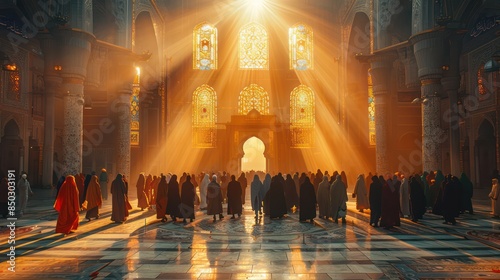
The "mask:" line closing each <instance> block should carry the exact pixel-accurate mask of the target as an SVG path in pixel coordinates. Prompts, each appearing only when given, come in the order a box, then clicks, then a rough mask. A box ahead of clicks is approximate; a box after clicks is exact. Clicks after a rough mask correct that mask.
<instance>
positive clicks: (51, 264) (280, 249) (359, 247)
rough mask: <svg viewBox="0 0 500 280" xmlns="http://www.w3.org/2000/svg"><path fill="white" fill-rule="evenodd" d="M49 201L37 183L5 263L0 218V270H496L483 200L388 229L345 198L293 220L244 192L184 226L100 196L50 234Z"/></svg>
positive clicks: (332, 275) (274, 275)
mask: <svg viewBox="0 0 500 280" xmlns="http://www.w3.org/2000/svg"><path fill="white" fill-rule="evenodd" d="M53 200H54V199H53V197H52V196H51V193H50V190H46V191H42V190H39V191H37V196H36V197H35V198H34V199H32V200H31V201H30V202H29V205H28V211H27V214H26V215H25V216H24V217H22V218H20V219H19V220H17V221H16V228H17V230H16V237H15V242H16V243H15V246H16V247H15V254H16V259H15V272H11V271H9V270H8V267H9V264H8V262H7V258H8V256H7V253H9V251H10V250H9V249H10V248H9V247H8V245H7V241H8V236H9V230H8V228H7V227H6V226H7V224H8V221H6V220H0V233H1V235H0V244H2V246H1V247H0V250H1V251H0V253H1V258H2V264H1V266H0V279H37V278H39V279H500V246H499V245H498V244H500V243H498V242H497V241H498V234H499V232H500V220H495V219H492V218H490V215H489V208H488V207H489V205H487V201H485V202H484V203H482V202H479V203H476V204H477V205H475V206H476V210H475V214H474V215H470V214H464V215H462V216H461V217H460V218H459V219H458V224H457V225H455V226H452V225H444V224H442V220H441V218H440V217H437V216H434V215H432V214H426V216H425V217H424V219H423V220H422V221H421V222H419V223H413V222H411V221H410V220H408V219H403V220H402V225H401V227H397V228H394V229H391V230H385V229H383V228H373V227H370V226H369V225H368V223H367V221H368V217H369V214H368V213H360V212H358V211H356V210H355V204H354V201H350V202H349V203H348V204H349V205H348V208H349V211H348V217H347V224H345V225H342V224H341V223H339V224H335V223H333V222H331V221H325V220H322V219H315V223H314V224H311V223H300V222H299V220H298V213H294V214H290V215H289V216H288V217H287V218H285V219H281V220H270V219H268V218H264V219H262V220H259V221H255V219H254V218H253V215H252V213H251V211H250V209H249V203H248V201H247V203H246V207H245V211H244V215H242V217H241V218H240V219H235V220H232V219H230V218H229V217H228V216H226V217H225V218H224V219H223V220H222V221H217V222H215V223H214V222H213V221H212V218H211V217H209V216H206V215H204V213H202V212H200V211H199V212H197V213H196V219H195V221H194V222H193V223H188V224H187V225H185V224H183V223H180V222H179V223H173V222H171V221H169V222H167V223H161V222H160V221H159V220H157V219H156V215H155V213H154V212H153V211H141V210H140V209H133V210H132V212H131V215H130V217H129V220H128V221H127V222H126V223H124V224H114V223H112V222H111V220H110V214H111V213H110V211H111V201H106V202H105V204H104V206H103V208H102V209H101V218H99V219H98V220H92V221H90V222H88V221H87V220H86V219H85V213H84V212H83V213H82V214H81V216H80V221H81V222H80V227H79V228H78V231H77V232H76V233H74V234H70V235H67V236H64V235H62V234H56V233H54V228H55V223H56V219H57V213H56V212H55V211H54V210H52V209H51V206H52V204H53ZM131 202H132V204H133V205H136V201H135V200H134V199H133V198H132V201H131ZM366 212H368V211H366ZM485 233H486V234H485ZM485 236H486V237H485Z"/></svg>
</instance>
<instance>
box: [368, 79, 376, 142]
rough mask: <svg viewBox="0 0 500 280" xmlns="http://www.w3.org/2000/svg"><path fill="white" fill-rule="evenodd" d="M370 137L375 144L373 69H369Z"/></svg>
mask: <svg viewBox="0 0 500 280" xmlns="http://www.w3.org/2000/svg"><path fill="white" fill-rule="evenodd" d="M368 139H369V142H370V145H375V96H374V95H373V82H372V74H371V70H368Z"/></svg>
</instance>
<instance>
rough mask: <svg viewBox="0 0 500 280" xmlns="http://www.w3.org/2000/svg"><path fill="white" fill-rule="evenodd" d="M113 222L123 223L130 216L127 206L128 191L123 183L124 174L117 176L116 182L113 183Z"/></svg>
mask: <svg viewBox="0 0 500 280" xmlns="http://www.w3.org/2000/svg"><path fill="white" fill-rule="evenodd" d="M111 198H112V208H111V221H114V222H115V223H123V222H125V221H126V220H127V217H128V215H129V213H128V210H129V207H128V206H127V201H128V199H127V190H126V187H125V182H123V177H122V174H117V175H116V178H115V180H113V182H112V183H111Z"/></svg>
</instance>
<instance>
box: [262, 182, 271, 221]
mask: <svg viewBox="0 0 500 280" xmlns="http://www.w3.org/2000/svg"><path fill="white" fill-rule="evenodd" d="M270 188H271V175H270V174H269V173H267V174H266V177H265V178H264V182H263V183H262V189H261V191H262V193H261V197H262V202H263V204H264V205H263V206H264V207H263V208H264V215H269V211H270V206H271V201H270V200H269V195H268V192H269V189H270Z"/></svg>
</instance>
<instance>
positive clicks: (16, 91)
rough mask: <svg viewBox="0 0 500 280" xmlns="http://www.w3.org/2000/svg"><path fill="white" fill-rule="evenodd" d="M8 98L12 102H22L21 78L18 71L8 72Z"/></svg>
mask: <svg viewBox="0 0 500 280" xmlns="http://www.w3.org/2000/svg"><path fill="white" fill-rule="evenodd" d="M7 75H8V81H7V83H8V84H7V97H8V98H9V99H10V100H14V101H21V77H20V75H19V72H18V71H12V72H7Z"/></svg>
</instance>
